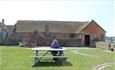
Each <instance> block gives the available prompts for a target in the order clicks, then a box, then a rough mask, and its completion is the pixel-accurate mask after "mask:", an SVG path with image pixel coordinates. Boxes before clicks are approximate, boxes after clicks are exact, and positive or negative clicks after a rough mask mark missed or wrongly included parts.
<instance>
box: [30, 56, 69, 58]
mask: <svg viewBox="0 0 115 70" xmlns="http://www.w3.org/2000/svg"><path fill="white" fill-rule="evenodd" d="M31 57H33V58H68V57H67V56H31Z"/></svg>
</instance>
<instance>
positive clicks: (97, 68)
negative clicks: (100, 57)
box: [93, 63, 115, 70]
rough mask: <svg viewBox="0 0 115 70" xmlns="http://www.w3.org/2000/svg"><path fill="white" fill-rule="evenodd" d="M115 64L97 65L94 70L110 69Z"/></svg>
mask: <svg viewBox="0 0 115 70" xmlns="http://www.w3.org/2000/svg"><path fill="white" fill-rule="evenodd" d="M114 64H115V63H104V64H100V65H97V66H96V67H94V68H93V70H102V69H104V68H105V67H108V66H111V65H114Z"/></svg>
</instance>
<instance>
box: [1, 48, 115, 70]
mask: <svg viewBox="0 0 115 70" xmlns="http://www.w3.org/2000/svg"><path fill="white" fill-rule="evenodd" d="M73 51H78V52H80V53H85V54H88V55H91V56H83V55H79V54H75V52H73ZM32 55H33V51H32V50H31V49H26V48H21V47H16V46H0V70H92V69H93V68H94V67H95V66H97V65H98V64H103V63H111V62H115V52H112V53H109V52H105V50H103V49H100V48H93V49H77V50H67V51H66V52H65V55H67V56H69V58H68V62H67V63H65V64H64V65H57V64H55V63H52V62H51V61H50V60H49V61H48V60H47V62H45V61H46V60H43V61H44V62H43V63H41V64H40V65H39V66H38V67H32V64H33V63H34V59H33V58H31V57H30V56H32Z"/></svg>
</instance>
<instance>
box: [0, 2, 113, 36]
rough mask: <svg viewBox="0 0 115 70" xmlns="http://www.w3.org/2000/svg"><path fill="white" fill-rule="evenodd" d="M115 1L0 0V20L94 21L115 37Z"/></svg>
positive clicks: (9, 21)
mask: <svg viewBox="0 0 115 70" xmlns="http://www.w3.org/2000/svg"><path fill="white" fill-rule="evenodd" d="M114 12H115V0H77V1H75V0H38V1H37V0H16V1H15V0H10V1H8V0H1V1H0V21H1V20H2V19H5V24H6V25H14V24H15V23H16V22H17V20H56V21H91V20H92V19H93V20H95V21H96V22H97V23H98V24H99V25H100V26H101V27H102V28H103V29H105V30H106V31H107V33H106V36H115V20H114V19H115V17H114V16H115V14H114Z"/></svg>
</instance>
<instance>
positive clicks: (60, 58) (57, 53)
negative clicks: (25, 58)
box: [31, 47, 67, 66]
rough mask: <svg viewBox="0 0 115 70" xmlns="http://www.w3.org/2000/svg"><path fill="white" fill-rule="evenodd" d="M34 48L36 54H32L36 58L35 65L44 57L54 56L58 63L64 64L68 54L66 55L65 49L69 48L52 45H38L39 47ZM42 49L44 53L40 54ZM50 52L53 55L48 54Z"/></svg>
mask: <svg viewBox="0 0 115 70" xmlns="http://www.w3.org/2000/svg"><path fill="white" fill-rule="evenodd" d="M32 50H34V51H35V54H34V56H31V57H33V58H35V62H34V64H33V66H35V65H37V64H38V63H39V62H40V60H41V59H42V58H53V60H54V61H55V62H57V63H60V64H63V63H64V62H65V61H66V59H67V56H64V51H65V50H67V49H65V48H56V49H55V48H50V47H38V48H32ZM41 51H45V52H42V53H43V54H42V55H41V54H39V53H40V52H41ZM49 52H50V54H51V55H47V54H48V53H49Z"/></svg>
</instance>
